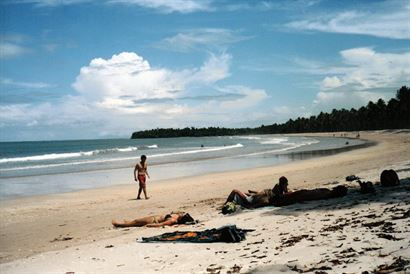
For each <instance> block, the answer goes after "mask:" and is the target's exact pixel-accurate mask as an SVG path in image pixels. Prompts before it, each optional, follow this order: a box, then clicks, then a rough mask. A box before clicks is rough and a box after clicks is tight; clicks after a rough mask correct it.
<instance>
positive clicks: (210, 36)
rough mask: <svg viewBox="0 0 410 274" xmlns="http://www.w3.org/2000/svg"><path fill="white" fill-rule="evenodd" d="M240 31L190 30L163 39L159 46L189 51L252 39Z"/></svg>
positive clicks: (222, 46)
mask: <svg viewBox="0 0 410 274" xmlns="http://www.w3.org/2000/svg"><path fill="white" fill-rule="evenodd" d="M250 38H251V37H249V36H243V35H241V34H240V33H239V32H238V31H232V30H229V29H221V28H219V29H218V28H203V29H194V30H188V31H185V32H181V33H178V34H176V35H175V36H172V37H168V38H165V39H163V40H162V41H161V42H160V43H159V44H158V46H159V47H160V48H164V49H171V50H176V51H182V52H187V51H190V50H193V49H198V48H201V47H207V48H216V49H221V48H222V49H224V48H226V46H227V45H229V44H232V43H236V42H240V41H243V40H247V39H250Z"/></svg>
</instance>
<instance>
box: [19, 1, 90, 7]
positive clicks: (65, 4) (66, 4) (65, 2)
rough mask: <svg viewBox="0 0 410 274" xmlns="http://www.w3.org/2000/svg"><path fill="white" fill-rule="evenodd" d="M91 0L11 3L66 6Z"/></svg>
mask: <svg viewBox="0 0 410 274" xmlns="http://www.w3.org/2000/svg"><path fill="white" fill-rule="evenodd" d="M92 1H93V0H14V1H13V2H12V3H16V4H25V3H27V4H34V5H35V6H37V7H56V6H68V5H74V4H80V3H86V2H92Z"/></svg>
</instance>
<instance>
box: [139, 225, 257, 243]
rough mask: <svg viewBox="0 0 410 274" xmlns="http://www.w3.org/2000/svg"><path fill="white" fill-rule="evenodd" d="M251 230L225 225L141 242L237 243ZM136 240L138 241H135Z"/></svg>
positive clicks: (151, 238)
mask: <svg viewBox="0 0 410 274" xmlns="http://www.w3.org/2000/svg"><path fill="white" fill-rule="evenodd" d="M251 231H254V230H253V229H241V228H237V227H236V225H227V226H222V227H220V228H213V229H207V230H203V231H176V232H171V233H164V234H161V235H158V236H153V237H148V238H144V237H143V238H142V241H143V242H191V243H215V242H225V243H237V242H240V241H243V240H245V239H246V237H245V234H246V233H247V232H251ZM137 240H138V239H137Z"/></svg>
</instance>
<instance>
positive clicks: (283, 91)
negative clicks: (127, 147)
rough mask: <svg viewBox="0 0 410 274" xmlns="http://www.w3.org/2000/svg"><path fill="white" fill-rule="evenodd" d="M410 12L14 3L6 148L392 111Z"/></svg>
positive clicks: (1, 117) (6, 26)
mask: <svg viewBox="0 0 410 274" xmlns="http://www.w3.org/2000/svg"><path fill="white" fill-rule="evenodd" d="M409 18H410V2H409V1H407V0H402V1H396V0H391V1H357V0H354V1H349V0H346V1H329V0H287V1H280V0H276V1H273V0H272V1H268V0H266V1H257V0H253V1H251V0H248V1H245V0H98V1H97V0H95V1H93V0H3V1H1V3H0V141H36V140H63V139H98V138H129V137H130V136H131V134H132V132H133V131H138V130H144V129H152V128H169V127H173V128H183V127H191V126H194V127H208V126H219V127H257V126H260V125H262V124H264V125H269V124H273V123H283V122H286V121H287V120H288V119H290V118H292V119H294V118H297V117H309V116H311V115H317V114H319V113H320V112H321V111H323V112H328V111H331V110H332V109H334V108H336V109H341V108H346V109H350V108H352V107H354V108H358V107H360V106H363V105H366V104H367V103H368V101H370V100H373V101H377V100H378V99H379V98H382V99H384V100H385V101H386V102H387V101H388V100H389V99H390V98H392V97H394V96H395V94H396V90H397V89H399V88H400V87H401V86H403V85H407V86H408V85H409V84H410V82H409V80H410V19H409Z"/></svg>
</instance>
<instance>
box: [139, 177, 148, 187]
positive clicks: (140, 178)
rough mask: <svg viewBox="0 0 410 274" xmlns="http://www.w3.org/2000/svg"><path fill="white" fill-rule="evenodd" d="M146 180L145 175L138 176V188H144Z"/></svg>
mask: <svg viewBox="0 0 410 274" xmlns="http://www.w3.org/2000/svg"><path fill="white" fill-rule="evenodd" d="M146 180H147V178H146V177H145V175H138V182H139V183H140V187H145V186H146V183H145V181H146Z"/></svg>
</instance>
